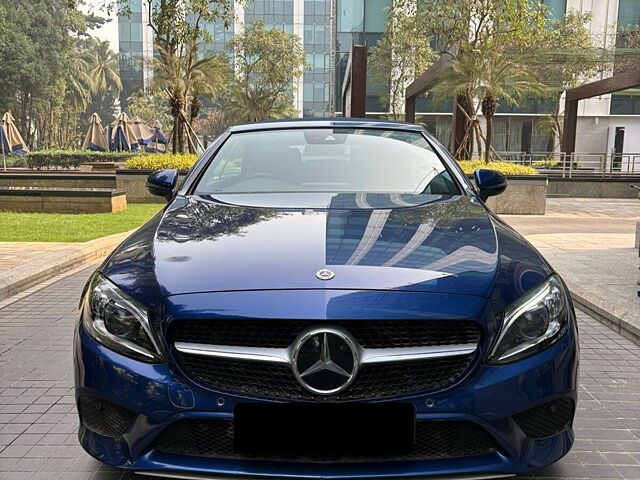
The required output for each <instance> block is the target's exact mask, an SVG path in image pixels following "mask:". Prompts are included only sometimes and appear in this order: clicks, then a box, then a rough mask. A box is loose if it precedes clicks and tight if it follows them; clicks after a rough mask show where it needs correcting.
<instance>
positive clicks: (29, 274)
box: [0, 230, 134, 301]
mask: <svg viewBox="0 0 640 480" xmlns="http://www.w3.org/2000/svg"><path fill="white" fill-rule="evenodd" d="M133 231H134V230H130V231H128V232H123V233H115V234H113V235H108V236H106V237H101V238H96V239H95V240H89V241H88V242H83V243H78V244H76V245H72V246H70V247H68V248H65V249H64V250H60V251H58V252H55V253H52V254H51V255H50V256H49V257H48V258H47V260H46V261H42V260H41V259H38V260H32V261H31V262H28V263H25V264H24V265H20V266H19V267H16V268H12V269H11V270H10V271H9V272H8V273H6V274H2V275H0V301H1V300H5V299H7V298H9V297H11V296H13V295H15V294H17V293H20V292H22V291H24V290H27V289H29V288H31V287H33V286H35V285H37V284H39V283H41V282H44V281H46V280H49V279H51V278H53V277H55V276H57V275H60V274H62V273H65V272H67V271H69V270H73V269H75V268H78V267H80V266H82V265H84V264H86V263H90V262H93V261H95V260H98V259H100V258H103V257H105V256H107V255H108V254H109V253H111V251H112V250H113V249H114V248H115V247H116V246H118V245H119V244H120V243H121V242H122V241H123V240H124V239H125V238H127V237H128V236H129V235H130V234H131V233H133Z"/></svg>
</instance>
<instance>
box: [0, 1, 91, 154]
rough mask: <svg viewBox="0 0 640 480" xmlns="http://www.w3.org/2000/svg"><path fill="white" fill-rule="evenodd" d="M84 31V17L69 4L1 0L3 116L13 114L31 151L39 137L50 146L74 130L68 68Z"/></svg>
mask: <svg viewBox="0 0 640 480" xmlns="http://www.w3.org/2000/svg"><path fill="white" fill-rule="evenodd" d="M85 30H86V22H85V19H84V16H83V15H82V14H81V13H80V12H79V11H78V10H77V9H76V8H75V6H74V5H72V4H70V3H69V2H68V1H67V0H29V1H28V2H24V1H21V2H16V1H14V0H0V58H1V59H2V68H0V85H2V95H0V111H12V113H13V115H14V117H15V118H16V125H17V127H18V129H19V130H20V131H21V133H22V135H23V137H24V139H25V141H26V142H27V144H28V145H31V144H32V140H33V139H34V138H35V132H36V131H37V132H38V139H39V141H40V142H42V143H45V144H46V143H53V141H54V136H55V134H56V133H59V131H61V130H66V131H69V130H70V126H69V124H67V123H66V122H67V120H66V117H67V114H68V113H69V111H70V110H71V111H72V108H74V107H73V105H70V104H68V103H66V102H65V92H66V83H67V81H68V80H69V75H70V73H69V65H70V63H69V62H70V58H71V51H72V47H73V43H74V39H75V38H76V37H77V35H79V34H82V33H84V31H85ZM62 137H63V136H62V135H58V140H63V138H62ZM64 140H66V138H64Z"/></svg>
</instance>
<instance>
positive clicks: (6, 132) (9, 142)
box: [0, 112, 29, 170]
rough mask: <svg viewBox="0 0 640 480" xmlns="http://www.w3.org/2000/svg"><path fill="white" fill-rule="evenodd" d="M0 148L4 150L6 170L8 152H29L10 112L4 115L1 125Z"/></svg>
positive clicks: (3, 156) (22, 153)
mask: <svg viewBox="0 0 640 480" xmlns="http://www.w3.org/2000/svg"><path fill="white" fill-rule="evenodd" d="M0 150H2V159H3V164H4V169H5V170H6V169H7V157H6V155H7V154H8V153H17V154H18V155H24V154H26V153H28V152H29V149H28V148H27V146H26V145H25V143H24V140H23V139H22V136H21V135H20V132H19V131H18V129H17V128H16V124H15V119H14V118H13V116H12V115H11V114H10V113H9V112H7V113H5V114H4V115H3V117H2V126H0Z"/></svg>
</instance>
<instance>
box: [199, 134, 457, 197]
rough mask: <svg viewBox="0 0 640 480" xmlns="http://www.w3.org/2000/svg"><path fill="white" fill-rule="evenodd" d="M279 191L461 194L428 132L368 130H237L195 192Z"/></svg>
mask: <svg viewBox="0 0 640 480" xmlns="http://www.w3.org/2000/svg"><path fill="white" fill-rule="evenodd" d="M275 192H277V193H280V192H372V193H403V194H434V195H459V194H460V191H459V189H458V187H457V186H456V184H455V182H454V181H453V180H452V178H451V175H450V173H449V171H448V170H447V169H446V168H445V166H444V164H443V162H442V160H441V159H440V158H439V157H438V155H437V154H436V153H435V152H434V151H433V149H432V148H431V147H430V145H429V143H428V142H427V140H426V139H425V137H424V136H423V135H422V134H420V133H419V132H407V131H399V130H384V129H366V128H309V129H288V130H271V131H261V132H246V133H234V134H232V135H231V136H230V137H229V138H228V139H227V141H226V142H225V143H224V145H223V146H222V147H221V148H220V150H219V151H218V153H217V154H216V156H215V158H214V160H213V162H211V164H210V165H209V167H208V168H207V170H206V171H205V172H204V174H203V176H202V177H201V179H200V182H199V183H198V185H197V187H196V191H195V193H196V194H199V195H208V194H214V193H275Z"/></svg>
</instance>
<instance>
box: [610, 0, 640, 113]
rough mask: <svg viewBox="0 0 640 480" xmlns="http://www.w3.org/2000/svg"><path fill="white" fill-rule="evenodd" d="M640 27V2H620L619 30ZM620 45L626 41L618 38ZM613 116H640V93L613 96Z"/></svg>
mask: <svg viewBox="0 0 640 480" xmlns="http://www.w3.org/2000/svg"><path fill="white" fill-rule="evenodd" d="M638 26H640V1H639V0H620V4H619V5H618V29H619V30H624V29H627V28H633V27H638ZM618 42H619V43H618V45H619V46H624V39H621V38H618ZM610 113H611V115H640V91H638V90H634V91H628V92H625V93H623V94H617V95H612V96H611V112H610Z"/></svg>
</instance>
